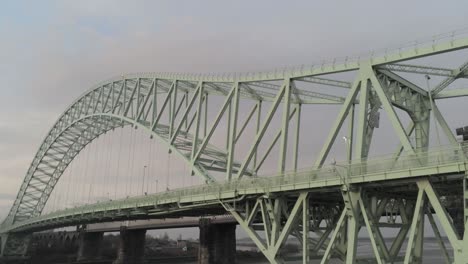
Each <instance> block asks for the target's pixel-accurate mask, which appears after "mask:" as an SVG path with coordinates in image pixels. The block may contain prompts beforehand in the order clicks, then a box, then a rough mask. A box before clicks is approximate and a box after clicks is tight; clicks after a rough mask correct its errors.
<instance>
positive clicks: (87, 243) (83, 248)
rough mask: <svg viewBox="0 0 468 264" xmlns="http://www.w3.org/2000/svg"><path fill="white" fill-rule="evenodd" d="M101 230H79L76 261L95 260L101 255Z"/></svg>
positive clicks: (102, 236)
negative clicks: (94, 231) (89, 231)
mask: <svg viewBox="0 0 468 264" xmlns="http://www.w3.org/2000/svg"><path fill="white" fill-rule="evenodd" d="M103 238H104V233H103V232H96V233H86V232H81V234H80V242H79V248H78V256H77V261H90V260H96V259H99V258H100V257H101V250H102V240H103Z"/></svg>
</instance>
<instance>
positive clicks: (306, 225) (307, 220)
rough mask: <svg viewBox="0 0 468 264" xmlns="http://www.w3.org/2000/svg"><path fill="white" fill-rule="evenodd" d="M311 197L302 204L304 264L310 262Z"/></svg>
mask: <svg viewBox="0 0 468 264" xmlns="http://www.w3.org/2000/svg"><path fill="white" fill-rule="evenodd" d="M309 214H310V211H309V197H307V198H306V199H305V200H304V201H303V203H302V263H303V264H308V263H309V261H310V249H309V247H310V244H309V225H310V215H309Z"/></svg>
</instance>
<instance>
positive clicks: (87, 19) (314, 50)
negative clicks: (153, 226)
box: [0, 1, 468, 215]
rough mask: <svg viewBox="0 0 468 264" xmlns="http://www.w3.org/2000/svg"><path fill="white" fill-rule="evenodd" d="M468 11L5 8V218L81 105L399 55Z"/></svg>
mask: <svg viewBox="0 0 468 264" xmlns="http://www.w3.org/2000/svg"><path fill="white" fill-rule="evenodd" d="M467 8H468V2H467V1H451V2H450V4H448V3H443V2H441V1H391V2H388V1H385V2H384V1H322V2H318V1H125V2H124V1H41V2H39V1H29V2H26V1H5V2H2V8H1V9H0V36H1V40H0V78H1V80H2V81H1V86H0V89H1V96H0V183H1V184H0V210H1V212H0V215H4V213H5V210H7V209H8V208H7V207H8V204H10V203H11V201H12V199H13V198H14V196H15V195H16V193H17V190H18V188H19V185H20V184H21V182H22V179H23V177H24V174H25V172H26V170H27V168H28V166H29V162H30V161H31V160H32V158H33V155H34V154H35V152H36V149H37V147H38V146H39V144H40V143H41V140H42V139H43V137H44V136H45V134H46V133H47V131H48V130H49V128H50V127H51V126H52V125H53V123H54V121H55V120H56V119H57V118H58V116H59V115H60V114H61V113H62V111H63V110H64V109H65V108H66V107H67V106H68V105H69V104H70V103H71V102H72V101H73V100H74V99H76V98H77V97H78V96H79V95H80V94H82V93H83V92H84V91H85V90H87V89H88V88H90V87H91V86H92V85H93V84H96V83H98V82H100V81H102V80H104V79H108V78H109V77H112V76H115V75H120V74H121V73H129V72H149V71H156V72H158V71H165V72H232V71H234V72H240V71H251V70H265V69H266V70H268V69H273V68H276V67H283V66H285V65H300V64H312V63H316V62H320V61H321V60H322V59H329V58H333V57H341V56H346V55H354V54H358V53H362V52H368V51H371V50H373V49H381V48H385V47H393V46H396V45H398V44H401V43H405V42H408V41H412V40H415V39H418V38H424V37H428V36H432V35H435V34H438V33H443V32H448V31H451V30H454V29H458V28H464V27H467V26H468V13H467V12H466V10H468V9H467Z"/></svg>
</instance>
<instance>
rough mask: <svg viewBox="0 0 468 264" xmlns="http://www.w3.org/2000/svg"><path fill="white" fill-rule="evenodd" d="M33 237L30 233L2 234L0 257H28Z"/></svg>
mask: <svg viewBox="0 0 468 264" xmlns="http://www.w3.org/2000/svg"><path fill="white" fill-rule="evenodd" d="M31 236H32V235H31V234H28V233H13V234H2V235H1V236H0V238H1V244H0V246H1V248H0V250H1V252H0V257H13V258H17V257H18V258H24V257H26V255H27V253H28V249H29V245H30V242H31Z"/></svg>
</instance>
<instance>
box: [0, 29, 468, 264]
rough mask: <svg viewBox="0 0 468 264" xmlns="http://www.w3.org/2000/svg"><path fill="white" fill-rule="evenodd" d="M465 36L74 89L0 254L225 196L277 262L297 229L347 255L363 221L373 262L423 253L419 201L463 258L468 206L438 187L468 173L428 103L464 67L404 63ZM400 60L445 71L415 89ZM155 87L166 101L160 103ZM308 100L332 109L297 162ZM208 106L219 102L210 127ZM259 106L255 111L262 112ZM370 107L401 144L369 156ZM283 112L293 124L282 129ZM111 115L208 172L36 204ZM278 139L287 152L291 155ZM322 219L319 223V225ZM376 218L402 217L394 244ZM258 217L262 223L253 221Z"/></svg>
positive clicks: (408, 67)
mask: <svg viewBox="0 0 468 264" xmlns="http://www.w3.org/2000/svg"><path fill="white" fill-rule="evenodd" d="M466 48H468V39H466V38H455V35H452V34H450V35H441V36H439V37H438V38H434V39H432V40H431V41H429V42H428V43H419V44H416V45H413V46H408V47H405V48H401V49H397V50H393V51H386V52H385V53H384V54H381V55H378V56H376V55H374V54H371V55H370V56H366V57H357V58H352V59H351V58H346V59H344V60H343V61H335V60H334V61H332V62H330V63H323V64H322V65H320V66H314V67H304V66H301V67H295V68H290V69H285V70H279V71H278V70H277V71H274V72H262V73H245V74H217V75H203V74H201V75H196V74H165V73H139V74H130V75H124V76H120V77H117V78H113V79H111V80H108V81H105V82H103V83H101V84H99V85H97V86H95V87H93V88H92V89H90V90H89V91H87V92H86V93H84V94H83V95H82V96H81V97H80V98H78V99H77V100H76V101H75V102H73V103H72V105H71V106H70V107H69V108H68V109H67V110H66V111H65V112H64V113H63V114H62V115H61V116H60V118H59V119H58V120H57V122H56V123H55V124H54V126H53V127H52V129H51V130H50V131H49V133H48V134H47V136H46V138H45V139H44V141H43V142H42V144H41V146H40V148H39V150H38V152H37V153H36V156H35V157H34V160H33V162H32V163H31V165H30V167H29V169H28V171H27V174H26V176H25V179H24V181H23V184H22V185H21V188H20V190H19V192H18V195H17V197H16V200H15V202H14V204H13V206H12V208H11V210H10V212H9V215H8V217H7V218H6V220H5V221H4V222H3V223H2V225H1V226H0V234H1V239H2V241H1V242H2V255H5V254H6V253H5V252H6V251H8V250H13V249H14V248H15V247H16V248H19V247H18V246H17V245H25V243H26V242H25V241H27V239H28V237H27V235H28V234H30V233H31V232H35V231H39V230H45V229H51V228H56V227H64V226H71V225H78V224H86V223H93V222H102V221H115V220H126V219H144V218H151V217H164V216H167V215H178V214H180V215H183V214H189V213H190V214H197V213H198V212H199V211H197V210H204V211H207V210H210V209H213V210H218V211H219V210H220V209H221V210H225V211H228V212H229V213H231V214H232V215H233V216H234V218H236V220H237V221H238V222H239V224H240V226H241V227H242V228H243V229H244V230H245V231H246V232H247V234H248V235H249V236H250V237H251V238H252V239H253V241H254V242H255V244H256V245H257V246H258V247H259V249H260V250H261V251H262V252H263V253H264V255H265V256H266V258H267V259H268V260H269V261H270V262H271V263H283V260H282V258H281V256H280V255H281V254H279V252H280V249H281V247H282V246H283V244H284V242H285V241H286V240H287V238H288V237H289V236H296V237H297V238H298V240H299V241H301V244H302V248H303V263H308V262H309V260H310V258H311V257H312V255H314V254H315V255H316V256H317V254H320V257H321V260H322V263H327V262H328V261H329V260H330V258H331V257H333V256H335V257H339V258H341V259H342V260H346V261H347V263H355V262H356V258H357V256H356V255H357V253H356V248H357V243H358V240H357V237H358V236H357V234H358V233H359V230H360V229H361V228H363V227H365V228H366V230H367V231H368V233H369V234H370V242H371V245H372V249H373V253H374V258H375V261H376V262H377V263H393V262H395V261H397V260H401V261H404V262H405V263H420V262H422V261H423V257H424V256H423V254H422V246H423V244H422V241H423V238H424V234H423V230H424V221H425V220H424V219H425V215H426V214H427V215H430V217H429V221H430V224H431V226H432V228H433V229H434V231H435V233H436V235H437V234H439V236H438V243H439V244H440V246H441V248H442V250H443V252H444V255H445V259H446V261H447V262H450V261H451V260H454V261H455V262H456V263H464V262H463V259H466V257H467V256H468V242H467V241H468V238H467V239H466V241H465V240H464V239H463V234H462V233H463V231H460V230H465V229H464V228H459V226H464V224H465V222H466V221H465V219H466V215H468V213H467V211H468V210H467V209H466V208H461V209H460V210H462V212H463V213H462V214H463V215H464V216H463V217H462V218H463V220H462V222H460V221H459V220H458V219H455V218H456V216H454V215H450V213H448V211H447V208H446V207H447V205H446V204H444V203H446V201H443V199H441V198H440V195H439V194H438V191H439V190H440V189H441V188H442V187H441V186H443V184H440V182H449V183H450V184H453V182H456V181H458V180H459V179H461V178H463V183H464V184H466V182H465V173H466V171H467V170H466V166H467V161H468V159H467V153H468V146H467V145H464V144H457V141H456V138H455V136H454V135H453V133H452V132H451V131H450V128H449V126H448V125H447V122H446V121H445V119H444V117H443V115H442V113H441V112H440V111H439V109H438V107H437V105H436V103H435V102H436V100H440V99H445V98H453V97H461V96H468V92H467V90H466V89H452V90H446V88H447V87H448V86H449V85H450V84H451V83H453V82H454V81H455V80H457V79H459V78H468V63H464V64H463V65H461V66H460V67H459V68H457V69H449V68H440V67H429V66H421V65H413V64H408V63H407V61H409V60H413V59H417V58H422V57H429V56H434V55H437V54H441V53H446V52H451V51H456V50H460V49H466ZM340 72H355V73H356V75H355V78H354V80H353V82H352V83H350V82H345V81H342V80H335V79H331V78H328V77H327V76H326V75H330V74H334V73H340ZM397 72H406V73H413V74H429V75H436V76H443V77H445V79H444V80H442V81H441V82H440V83H439V84H437V85H436V86H435V88H434V89H432V90H431V89H429V88H428V89H424V88H421V87H419V86H417V85H416V84H413V83H411V82H409V81H408V80H406V79H404V78H402V77H401V76H399V75H398V74H397ZM301 83H313V84H320V85H323V86H333V87H336V88H340V89H342V90H344V91H346V92H347V95H346V96H337V95H335V94H333V93H332V92H330V93H328V92H312V91H310V90H308V89H305V88H303V87H301ZM213 95H214V96H220V97H222V98H224V101H223V103H222V104H221V105H220V106H217V107H218V108H216V109H213V108H210V107H211V104H210V103H209V100H208V99H209V98H211V96H213ZM160 96H163V100H162V105H160V106H158V104H159V102H160V101H159V100H158V98H159V97H160ZM241 100H250V101H253V102H254V104H253V105H254V107H253V108H252V109H251V110H250V112H249V114H248V116H247V118H246V119H245V120H244V121H243V122H241V120H239V112H240V111H241V110H240V109H239V108H240V106H239V105H240V101H241ZM210 101H211V100H210ZM264 101H268V102H270V104H269V108H268V109H264V105H263V104H262V102H264ZM305 104H333V105H338V106H339V107H341V109H340V111H339V113H338V116H337V118H336V119H335V122H334V124H333V126H332V129H331V131H330V133H329V134H328V137H327V139H326V140H325V142H324V145H323V147H322V149H321V151H320V152H319V155H318V158H317V160H316V161H315V165H314V166H313V167H310V168H306V169H298V165H297V164H298V159H299V150H298V149H299V146H300V125H301V109H302V108H301V107H302V106H303V105H305ZM209 108H210V110H211V111H214V112H215V113H216V116H215V119H214V121H213V122H212V124H211V125H210V126H208V125H209V124H208V114H207V113H208V111H209V110H208V109H209ZM396 108H398V109H400V110H402V111H404V112H405V113H407V114H408V116H409V119H410V124H409V126H408V127H406V128H405V127H403V125H402V121H401V120H400V117H399V115H398V114H397V111H396ZM262 111H265V112H264V113H263V114H262ZM279 112H281V125H280V128H279V129H278V130H277V131H276V134H274V135H275V136H274V139H273V141H272V142H271V143H270V144H269V145H268V148H267V151H266V153H265V154H264V155H263V156H259V153H258V148H259V144H260V142H261V141H262V140H263V139H264V138H265V134H267V132H269V131H270V130H271V129H272V128H271V127H270V124H271V122H272V119H273V117H274V116H275V114H277V113H279ZM380 112H383V113H385V114H386V116H387V117H388V119H389V120H390V124H391V125H392V129H393V130H394V132H395V133H396V135H397V137H398V140H399V146H398V147H397V149H396V152H395V154H393V155H391V156H388V157H381V158H371V157H369V151H370V149H371V145H372V141H373V133H374V130H375V129H376V128H378V122H379V121H378V120H379V117H380ZM262 116H264V118H263V119H262V118H261V117H262ZM431 116H433V120H434V121H433V122H436V123H437V124H439V125H440V126H441V128H442V131H443V133H444V134H445V136H446V137H447V139H448V141H449V142H450V143H451V145H450V146H446V147H440V148H429V135H430V132H431V131H430V129H431V124H430V120H431ZM223 117H227V120H228V121H227V128H226V127H222V126H220V125H219V124H220V121H221V119H222V118H223ZM291 121H293V122H295V124H296V127H295V128H294V129H293V130H291V131H290V125H291ZM346 121H348V122H349V128H348V129H349V130H348V132H347V137H345V141H346V144H347V155H346V156H347V159H348V160H347V161H346V162H344V163H338V164H334V165H332V166H326V165H325V162H326V160H327V159H329V157H328V154H329V152H330V150H331V149H332V147H333V145H334V144H335V143H336V141H337V137H338V134H339V132H340V131H341V130H342V126H343V124H344V123H345V122H346ZM249 124H253V126H254V127H255V128H256V134H255V135H254V137H253V140H252V142H251V144H250V145H249V150H248V152H247V154H246V155H245V156H244V157H243V160H241V161H238V160H235V157H236V153H238V152H237V151H238V148H237V147H236V145H237V142H238V139H239V138H240V137H241V136H242V134H243V132H244V129H245V128H246V127H247V126H248V125H249ZM121 126H133V127H135V128H137V127H138V128H141V129H144V130H146V131H147V132H148V134H150V135H151V136H154V137H156V138H157V139H159V140H160V142H162V143H164V144H165V145H166V146H167V148H168V149H170V151H171V152H172V153H175V154H177V155H178V156H179V157H180V158H181V159H182V160H184V161H185V162H186V163H187V164H188V165H189V166H190V169H191V171H192V172H193V173H194V174H196V175H197V176H198V177H201V178H202V179H203V180H204V181H205V182H206V184H205V185H202V186H195V187H190V188H185V189H179V190H173V191H170V192H164V193H158V194H153V195H147V196H143V197H131V198H127V199H123V200H114V201H109V202H101V203H98V204H89V205H85V206H81V207H75V208H69V209H66V210H62V211H57V212H53V213H49V214H44V215H42V211H43V209H44V206H45V205H46V203H47V201H48V199H49V197H50V194H51V193H52V191H53V190H54V187H55V186H56V184H57V182H58V181H59V180H60V177H61V175H62V173H63V172H64V171H65V169H66V168H67V166H68V165H69V164H70V162H71V161H72V160H73V159H74V158H75V157H76V156H77V155H78V154H79V153H80V151H81V150H82V149H83V148H84V147H85V146H86V145H87V144H89V143H90V142H92V141H93V140H94V139H95V138H97V137H98V136H99V135H101V134H103V133H107V132H108V131H111V130H113V129H115V128H117V127H121ZM220 129H221V130H223V132H224V131H225V132H226V144H225V146H215V145H213V144H211V143H210V139H211V138H212V136H213V134H214V133H215V132H216V131H219V130H220ZM291 135H292V137H293V138H294V140H293V141H292V142H290V140H289V138H290V137H291ZM275 146H278V150H279V153H278V157H279V158H278V164H277V165H278V166H277V168H278V169H277V172H278V173H277V175H257V174H258V171H259V170H260V168H261V167H262V165H263V164H264V161H265V160H266V158H267V157H268V156H269V155H270V154H271V152H272V151H273V149H274V147H275ZM288 150H290V151H291V153H293V155H292V158H291V159H292V162H291V164H292V165H291V166H289V167H288V166H287V165H288V164H289V162H287V160H288V159H289V157H288ZM311 164H313V163H311ZM213 172H222V173H225V179H226V181H222V182H219V181H216V179H215V177H213V175H212V174H213ZM460 175H461V176H460ZM259 176H262V177H259ZM267 176H269V177H267ZM460 177H461V178H460ZM402 182H403V184H402ZM405 184H406V185H408V186H410V188H413V189H412V190H413V191H415V190H416V192H417V196H415V195H414V194H408V196H407V197H404V198H401V197H397V196H395V197H390V196H389V195H386V194H384V195H379V193H378V192H375V188H377V187H375V186H383V185H385V186H386V187H385V188H386V189H388V190H393V189H392V188H394V186H398V188H405V187H407V186H405ZM465 187H466V186H465ZM465 187H464V189H463V192H462V191H461V190H460V192H461V195H458V194H457V195H458V196H457V197H462V198H461V199H462V200H463V204H464V206H465V204H466V201H465V199H466V198H467V197H468V196H467V194H465V193H464V192H465V189H466V188H465ZM438 189H439V190H438ZM330 190H331V191H330ZM321 192H333V193H334V194H335V195H336V193H338V194H339V195H338V196H335V197H333V196H331V197H330V198H329V199H328V200H329V202H330V201H332V203H334V204H333V205H331V206H329V207H328V208H324V207H323V205H320V204H317V203H315V202H314V199H316V196H317V194H318V193H321ZM457 192H458V191H457ZM408 193H409V192H408ZM445 195H450V193H447V194H445ZM337 197H338V198H337ZM333 199H335V200H333ZM389 208H390V209H389ZM392 208H393V209H392ZM389 212H390V213H391V214H398V217H399V219H400V220H401V223H395V222H391V221H390V222H388V223H386V224H384V223H382V222H380V218H381V217H382V216H383V215H384V213H389ZM325 213H326V214H327V215H326V216H325ZM319 214H322V215H319ZM433 214H434V215H435V216H436V217H437V219H438V221H439V223H440V225H441V229H443V230H444V232H445V234H447V236H448V238H449V241H450V244H451V246H452V248H454V251H453V256H451V255H450V254H448V253H447V250H446V247H445V244H444V242H443V241H442V239H441V237H440V233H438V232H439V231H436V230H438V229H437V225H436V224H434V223H435V222H434V219H433ZM323 221H325V222H326V225H325V227H323V226H321V225H320V223H321V222H323ZM382 226H387V227H392V228H394V227H396V228H400V232H399V233H398V235H397V237H396V239H395V241H394V242H393V243H392V245H391V246H390V247H387V245H385V242H384V240H383V238H382V234H381V232H380V229H379V228H380V227H382ZM260 229H261V230H262V231H263V232H264V236H260V235H259V234H258V230H260ZM311 231H312V232H314V233H315V234H316V235H317V238H316V239H315V238H312V237H310V234H309V233H310V232H311ZM406 237H409V243H408V248H407V251H406V255H405V256H399V255H398V253H399V252H400V250H401V247H402V244H403V241H404V240H405V238H406ZM21 248H22V249H21V250H20V251H21V252H19V253H18V254H22V253H24V248H25V246H23V247H21Z"/></svg>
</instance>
